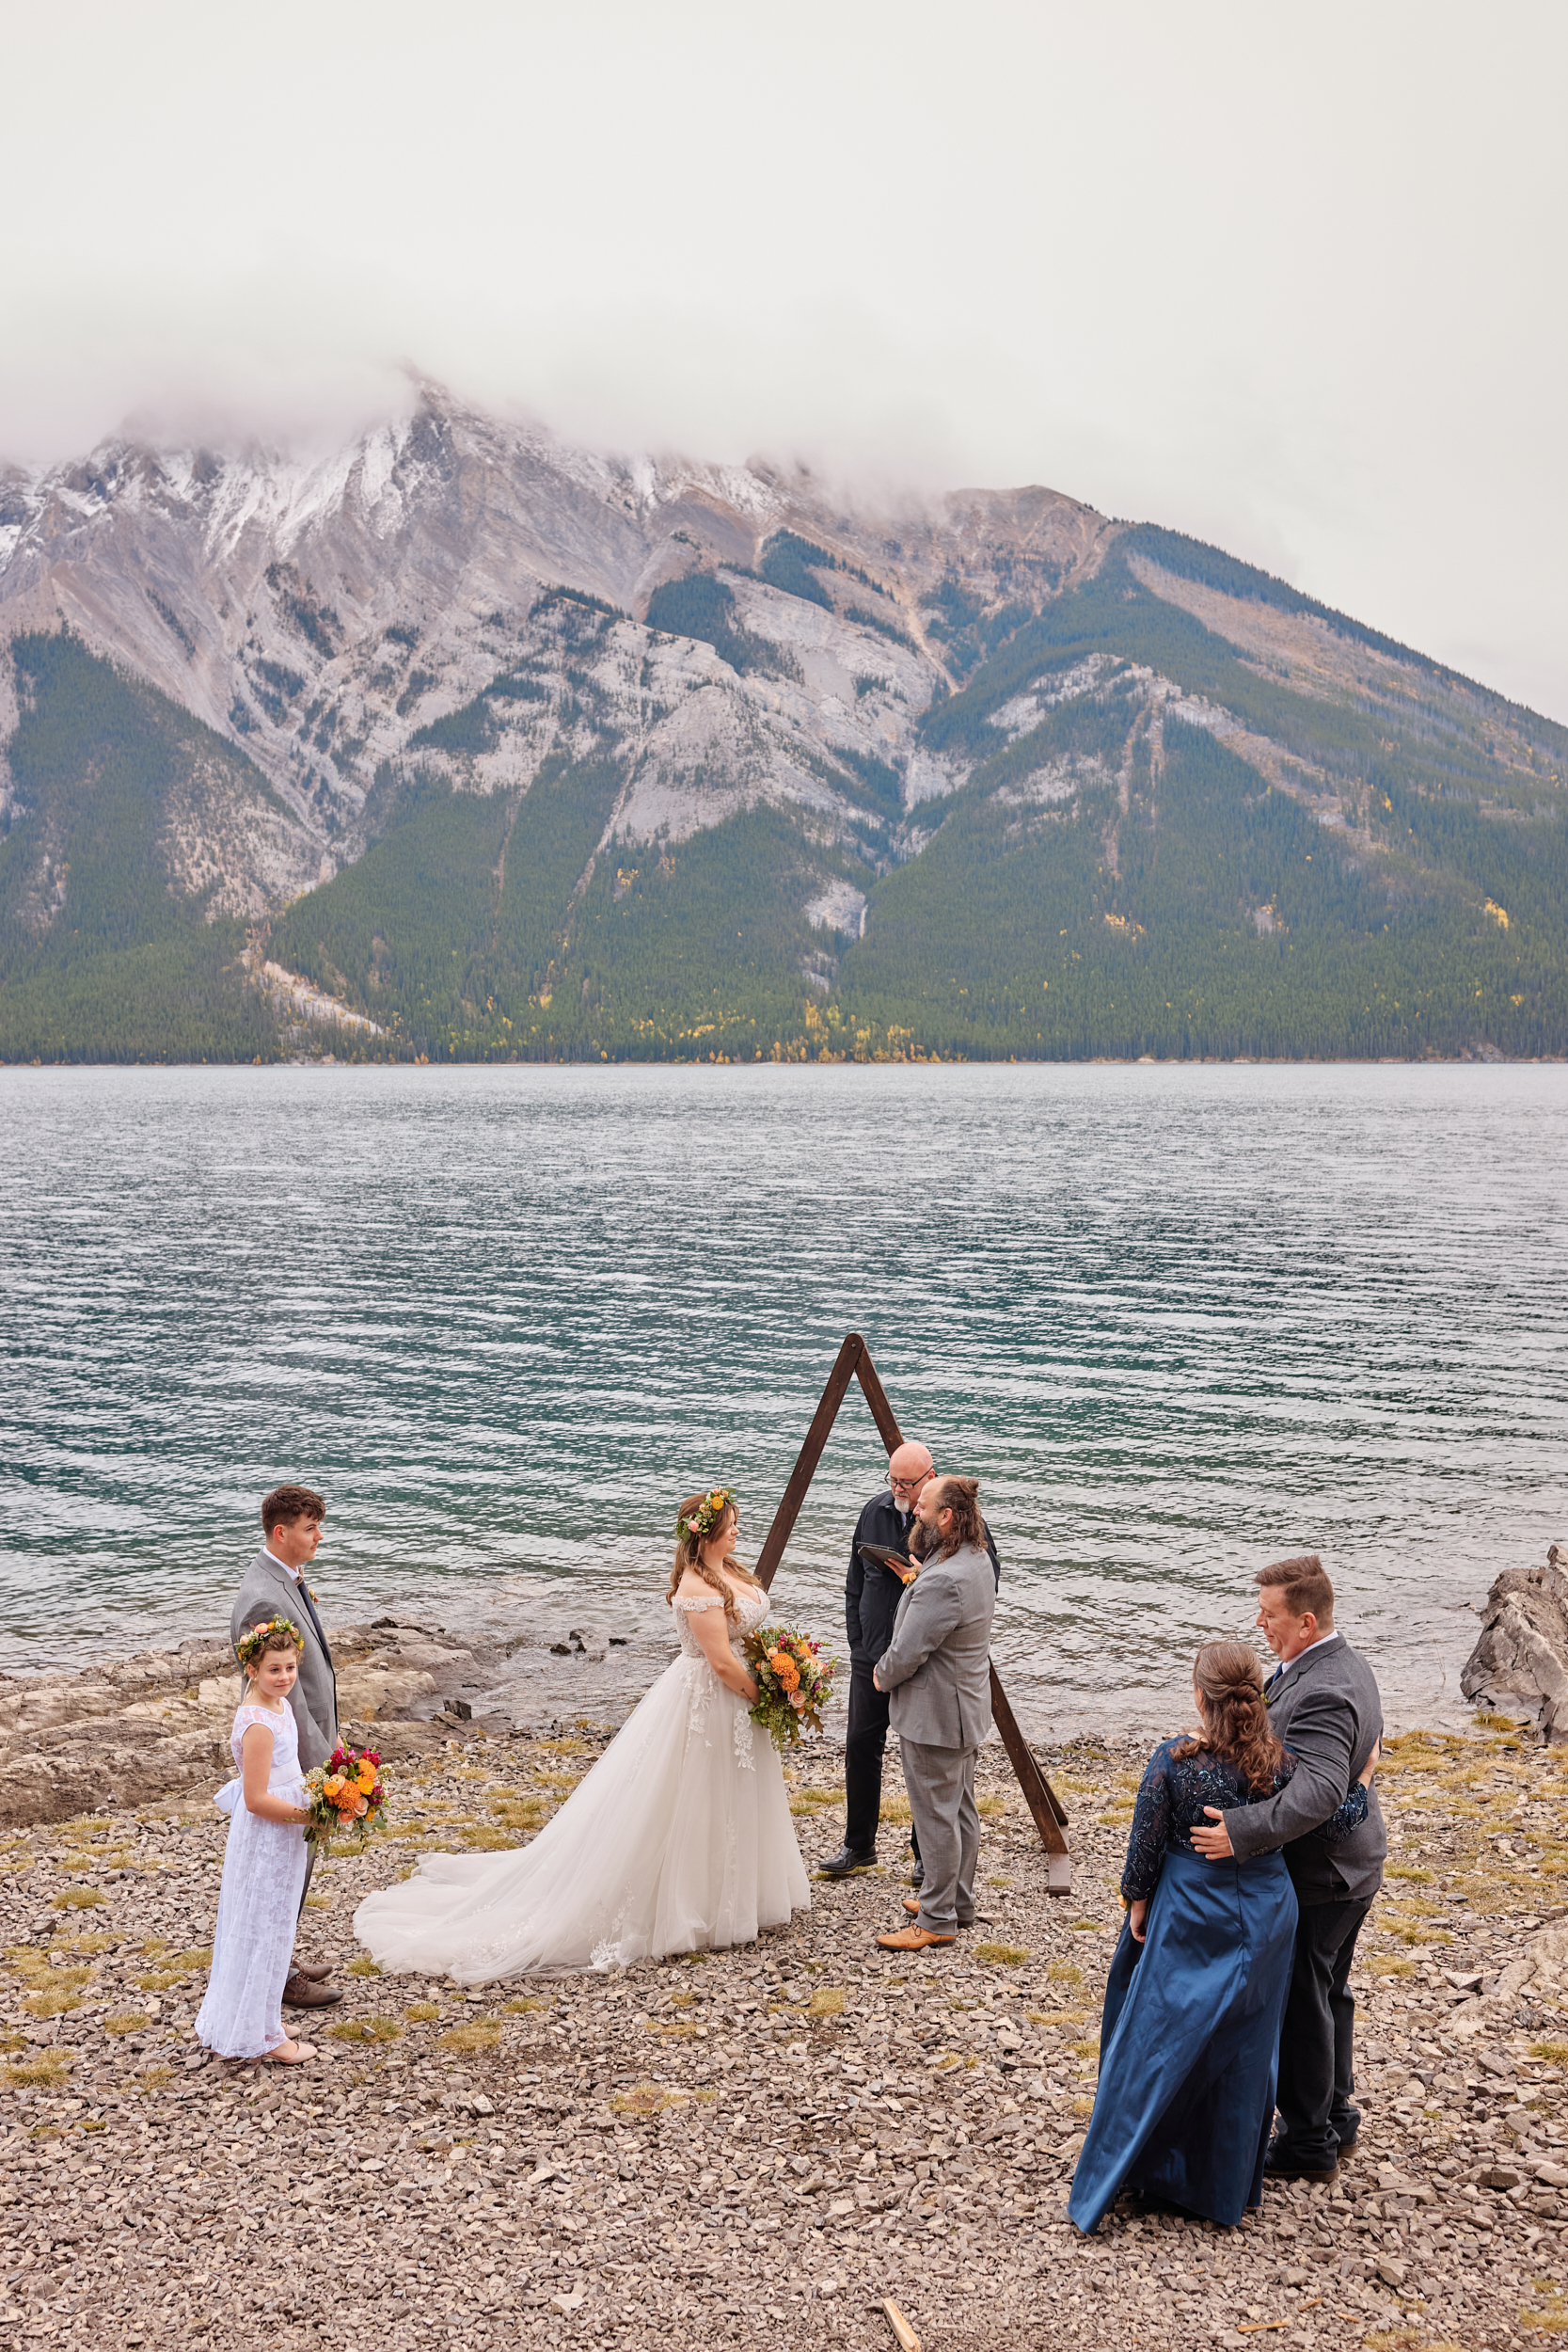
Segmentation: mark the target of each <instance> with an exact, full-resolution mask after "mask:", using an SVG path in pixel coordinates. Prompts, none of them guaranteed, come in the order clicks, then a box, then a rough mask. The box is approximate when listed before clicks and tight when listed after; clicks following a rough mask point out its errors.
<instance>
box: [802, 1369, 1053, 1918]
mask: <svg viewBox="0 0 1568 2352" xmlns="http://www.w3.org/2000/svg"><path fill="white" fill-rule="evenodd" d="M851 1380H858V1381H859V1382H860V1384H861V1388H862V1389H863V1391H864V1395H865V1401H866V1403H867V1404H868V1405H869V1406H870V1407H871V1418H872V1420H873V1421H874V1422H876V1424H877V1433H878V1435H879V1438H881V1440H882V1443H883V1445H885V1446H886V1448H887V1450H888V1452H889V1454H891V1453H892V1452H893V1450H894V1448H895V1446H900V1445H902V1444H903V1442H904V1437H903V1432H902V1430H901V1429H900V1428H899V1426H898V1423H897V1421H896V1420H895V1417H894V1411H893V1407H892V1406H891V1405H890V1404H889V1403H888V1401H887V1391H886V1390H885V1389H884V1388H883V1386H882V1384H881V1382H880V1380H879V1379H878V1377H877V1367H876V1366H875V1364H874V1363H873V1362H872V1360H871V1350H870V1349H869V1348H868V1347H867V1346H866V1343H865V1342H864V1341H863V1339H862V1337H861V1335H860V1333H859V1332H858V1331H850V1332H848V1333H847V1335H846V1337H845V1342H844V1345H843V1346H842V1347H841V1348H840V1349H839V1351H838V1356H837V1359H836V1360H835V1362H834V1364H833V1368H832V1372H831V1373H830V1374H829V1375H828V1382H827V1386H826V1387H825V1388H824V1390H823V1391H822V1396H821V1401H820V1402H819V1404H818V1405H817V1407H816V1412H815V1413H814V1414H813V1415H812V1420H811V1427H810V1428H809V1429H808V1430H807V1431H806V1441H805V1443H804V1445H803V1446H802V1447H801V1448H800V1457H799V1459H798V1460H797V1462H796V1464H795V1468H794V1469H793V1470H791V1471H790V1473H789V1484H788V1486H785V1488H784V1500H783V1502H781V1503H780V1504H779V1507H778V1509H777V1510H776V1511H775V1512H774V1514H773V1524H772V1526H771V1527H770V1528H769V1529H768V1540H767V1542H766V1543H765V1544H764V1545H763V1547H762V1553H761V1556H760V1558H759V1559H758V1561H757V1565H756V1574H757V1578H758V1581H760V1582H761V1583H762V1585H763V1586H764V1587H765V1588H766V1587H768V1586H769V1585H770V1584H771V1583H772V1581H773V1578H774V1576H775V1574H776V1573H777V1570H778V1565H779V1562H780V1561H781V1560H782V1559H783V1558H784V1546H785V1544H787V1543H788V1541H789V1538H790V1536H791V1534H793V1533H794V1529H795V1522H796V1520H797V1519H798V1518H800V1505H801V1504H802V1503H803V1502H804V1501H805V1499H806V1490H807V1488H808V1487H809V1486H810V1485H811V1482H812V1479H813V1477H814V1476H815V1475H816V1465H817V1463H818V1462H819V1461H820V1460H821V1459H822V1449H823V1447H824V1446H825V1445H826V1444H827V1442H828V1438H829V1434H830V1432H831V1431H832V1425H833V1423H834V1422H835V1421H836V1420H837V1419H838V1409H839V1406H841V1405H842V1404H843V1402H844V1400H845V1397H846V1396H847V1393H848V1389H849V1383H850V1381H851ZM990 1706H991V1713H992V1714H993V1715H994V1716H995V1718H996V1728H997V1730H998V1731H999V1732H1000V1733H1001V1735H1002V1744H1003V1746H1004V1747H1005V1748H1006V1751H1007V1760H1008V1762H1009V1763H1010V1764H1011V1766H1012V1768H1013V1771H1014V1772H1015V1773H1016V1774H1017V1776H1018V1785H1019V1787H1020V1788H1022V1791H1023V1801H1024V1803H1025V1804H1027V1806H1028V1807H1029V1811H1030V1813H1031V1814H1032V1816H1033V1817H1034V1822H1035V1827H1036V1828H1037V1830H1038V1832H1039V1834H1040V1843H1041V1845H1042V1846H1043V1847H1044V1848H1045V1853H1046V1878H1045V1883H1046V1889H1047V1892H1048V1893H1050V1894H1053V1895H1070V1894H1071V1892H1072V1856H1071V1852H1070V1851H1069V1846H1068V1841H1067V1807H1066V1806H1065V1805H1064V1804H1063V1803H1062V1801H1061V1799H1060V1797H1058V1796H1057V1794H1056V1792H1055V1790H1054V1789H1053V1788H1052V1786H1051V1783H1050V1782H1049V1781H1048V1780H1047V1779H1046V1777H1045V1774H1044V1773H1043V1772H1041V1770H1040V1768H1039V1764H1038V1761H1037V1758H1036V1756H1035V1752H1034V1750H1033V1749H1032V1748H1031V1747H1030V1745H1029V1742H1028V1741H1027V1740H1025V1738H1024V1737H1023V1734H1022V1731H1020V1729H1019V1727H1018V1720H1017V1718H1016V1717H1015V1715H1014V1713H1013V1710H1012V1708H1011V1707H1010V1706H1009V1705H1008V1703H1007V1693H1006V1691H1004V1689H1003V1688H1002V1680H1001V1677H1000V1676H999V1675H998V1674H997V1671H996V1667H995V1664H994V1663H993V1664H992V1666H991V1670H990Z"/></svg>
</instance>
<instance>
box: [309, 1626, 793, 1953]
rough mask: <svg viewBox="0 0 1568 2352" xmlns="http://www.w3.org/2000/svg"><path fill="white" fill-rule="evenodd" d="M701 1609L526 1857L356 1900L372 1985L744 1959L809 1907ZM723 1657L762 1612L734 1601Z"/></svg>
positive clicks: (766, 1765)
mask: <svg viewBox="0 0 1568 2352" xmlns="http://www.w3.org/2000/svg"><path fill="white" fill-rule="evenodd" d="M722 1607H723V1603H722V1601H721V1599H720V1598H719V1597H718V1596H717V1594H714V1595H700V1596H698V1597H695V1598H692V1599H688V1600H681V1599H677V1600H676V1601H675V1602H674V1603H673V1608H674V1613H675V1622H676V1625H677V1627H678V1629H679V1633H680V1645H681V1646H680V1656H679V1657H678V1658H677V1659H676V1660H675V1661H673V1664H672V1665H671V1666H669V1667H668V1668H667V1669H666V1671H665V1672H664V1673H663V1674H662V1675H660V1677H659V1678H658V1680H657V1682H656V1683H655V1684H654V1686H653V1688H652V1690H650V1691H649V1692H647V1693H646V1695H645V1696H644V1697H643V1698H642V1699H641V1701H640V1702H639V1704H638V1707H637V1708H636V1711H635V1712H634V1713H633V1714H632V1715H631V1717H630V1718H629V1720H628V1721H627V1722H626V1724H624V1725H623V1726H622V1728H621V1730H620V1731H619V1732H618V1733H617V1734H616V1736H615V1738H614V1739H613V1740H611V1742H610V1746H609V1747H608V1748H607V1749H606V1750H605V1752H604V1755H603V1756H601V1757H600V1759H599V1761H598V1763H597V1764H595V1765H594V1769H593V1771H592V1772H590V1773H588V1775H587V1777H586V1778H585V1779H584V1780H582V1781H580V1782H579V1783H578V1787H577V1788H575V1789H574V1790H573V1792H572V1794H571V1796H570V1797H569V1798H568V1799H567V1801H566V1803H565V1804H563V1805H562V1808H561V1810H560V1812H559V1813H557V1814H556V1816H555V1817H554V1819H553V1820H551V1821H549V1822H548V1823H547V1824H546V1827H545V1828H544V1829H542V1830H541V1831H540V1833H539V1835H538V1836H537V1837H536V1838H534V1840H533V1842H532V1844H531V1845H529V1846H525V1847H524V1848H523V1849H522V1851H520V1852H517V1853H487V1854H450V1853H438V1854H429V1855H427V1856H426V1857H425V1858H424V1860H423V1861H422V1862H421V1863H420V1867H419V1870H418V1871H417V1872H416V1874H415V1875H414V1877H412V1878H410V1879H405V1880H404V1882H403V1883H401V1884H400V1885H397V1886H388V1887H384V1888H383V1889H382V1890H381V1892H380V1893H379V1894H375V1895H369V1896H367V1897H366V1899H365V1900H364V1901H363V1902H362V1903H361V1904H360V1905H359V1908H358V1910H357V1911H356V1913H355V1915H354V1931H355V1933H356V1936H357V1937H358V1938H359V1941H360V1942H361V1943H362V1944H363V1945H364V1946H365V1947H366V1948H367V1949H368V1950H369V1952H370V1953H371V1955H372V1959H374V1960H375V1961H377V1962H378V1963H379V1964H380V1965H381V1967H382V1968H383V1969H385V1970H386V1971H387V1972H388V1975H393V1976H403V1975H407V1974H409V1973H410V1972H418V1973H419V1974H420V1975H424V1976H441V1975H444V1976H448V1977H451V1978H453V1979H455V1980H456V1981H457V1982H458V1983H459V1984H483V1983H485V1982H487V1981H490V1980H492V1979H496V1978H499V1977H515V1976H519V1975H522V1974H524V1973H525V1972H528V1971H531V1970H540V1969H575V1968H613V1967H624V1966H626V1964H627V1963H630V1962H632V1961H638V1960H648V1959H657V1958H659V1957H660V1956H661V1955H662V1954H664V1953H667V1952H689V1951H695V1950H698V1949H700V1948H703V1947H721V1946H724V1945H730V1944H749V1943H750V1942H751V1941H752V1938H753V1937H754V1936H755V1935H756V1933H757V1931H758V1930H759V1929H762V1928H771V1927H784V1926H785V1925H787V1923H788V1921H789V1919H790V1917H791V1915H793V1913H795V1912H796V1911H805V1910H809V1909H810V1907H811V1892H810V1889H809V1887H808V1886H807V1883H806V1873H805V1868H804V1866H803V1864H802V1863H801V1860H800V1847H799V1846H798V1845H797V1843H796V1839H795V1825H794V1823H793V1822H792V1820H790V1816H789V1803H788V1799H787V1797H786V1795H785V1791H784V1772H783V1768H782V1767H781V1765H780V1762H779V1757H778V1753H777V1751H776V1749H775V1748H774V1746H773V1743H772V1741H771V1740H770V1739H769V1738H768V1734H767V1733H766V1732H765V1731H762V1730H760V1729H759V1728H758V1726H757V1725H756V1724H753V1723H752V1719H751V1716H750V1714H749V1713H748V1711H747V1706H746V1702H745V1700H744V1699H742V1698H739V1697H737V1696H736V1693H735V1692H733V1691H730V1690H728V1689H726V1687H725V1686H724V1684H723V1683H721V1681H720V1679H719V1677H718V1676H717V1675H716V1674H715V1673H714V1671H713V1669H712V1667H711V1666H710V1665H709V1664H708V1662H707V1660H706V1659H705V1657H704V1655H703V1653H702V1650H701V1649H700V1647H699V1646H698V1645H697V1643H696V1641H695V1640H694V1638H693V1636H692V1632H691V1628H690V1625H689V1615H690V1613H692V1612H693V1611H695V1610H699V1609H721V1608H722ZM736 1609H737V1612H738V1623H737V1625H736V1629H735V1630H734V1631H732V1633H731V1637H730V1645H731V1647H732V1649H734V1650H736V1654H737V1655H738V1652H739V1639H738V1636H739V1635H740V1634H744V1633H748V1632H750V1631H752V1629H753V1628H755V1627H756V1626H758V1625H760V1624H761V1623H762V1621H763V1618H764V1617H765V1616H766V1615H767V1613H768V1599H767V1596H766V1594H763V1593H755V1594H753V1593H742V1594H741V1595H739V1596H738V1597H737V1600H736Z"/></svg>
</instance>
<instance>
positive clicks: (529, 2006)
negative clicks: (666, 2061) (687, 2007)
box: [501, 1994, 691, 2017]
mask: <svg viewBox="0 0 1568 2352" xmlns="http://www.w3.org/2000/svg"><path fill="white" fill-rule="evenodd" d="M677 1997H678V1996H677ZM690 1997H691V1996H690V1994H688V1995H687V1998H688V1999H690ZM548 2008H549V2003H548V2001H506V2002H503V2003H502V2006H501V2014H502V2016H503V2017H527V2016H528V2015H529V2014H530V2013H531V2011H532V2010H547V2009H548Z"/></svg>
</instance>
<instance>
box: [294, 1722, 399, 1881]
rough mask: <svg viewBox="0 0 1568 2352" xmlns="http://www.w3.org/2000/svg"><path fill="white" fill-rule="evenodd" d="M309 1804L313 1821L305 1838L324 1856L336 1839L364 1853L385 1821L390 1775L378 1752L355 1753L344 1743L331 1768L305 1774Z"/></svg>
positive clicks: (334, 1754)
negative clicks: (375, 1832)
mask: <svg viewBox="0 0 1568 2352" xmlns="http://www.w3.org/2000/svg"><path fill="white" fill-rule="evenodd" d="M305 1791H306V1803H307V1804H308V1805H309V1812H310V1820H309V1823H308V1825H307V1827H306V1832H305V1835H306V1836H307V1838H308V1839H309V1842H310V1843H311V1844H312V1845H313V1846H317V1847H319V1848H320V1850H321V1851H322V1852H323V1854H328V1853H330V1852H331V1851H332V1847H333V1842H334V1840H335V1839H336V1840H340V1841H341V1842H342V1843H344V1844H346V1845H347V1846H348V1847H349V1848H350V1849H351V1850H352V1851H354V1852H356V1853H362V1852H363V1851H364V1849H365V1840H366V1839H367V1837H369V1836H370V1834H371V1832H372V1830H377V1829H380V1828H382V1827H383V1826H384V1822H385V1808H386V1803H387V1776H386V1774H385V1773H384V1772H383V1771H382V1769H381V1756H380V1753H379V1751H378V1750H377V1749H375V1748H350V1747H345V1746H344V1745H343V1744H342V1742H341V1741H340V1742H339V1744H338V1746H337V1747H335V1748H334V1749H333V1751H332V1754H331V1756H329V1757H328V1759H327V1761H326V1763H325V1764H318V1765H317V1766H316V1768H315V1770H314V1772H307V1773H306V1775H305Z"/></svg>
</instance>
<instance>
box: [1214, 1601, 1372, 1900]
mask: <svg viewBox="0 0 1568 2352" xmlns="http://www.w3.org/2000/svg"><path fill="white" fill-rule="evenodd" d="M1269 1722H1270V1724H1271V1725H1272V1726H1273V1729H1274V1732H1275V1737H1276V1738H1278V1739H1280V1740H1283V1741H1284V1742H1285V1745H1286V1746H1287V1747H1288V1748H1289V1749H1290V1751H1291V1755H1292V1756H1294V1757H1295V1759H1296V1769H1295V1771H1294V1772H1292V1773H1291V1778H1290V1780H1289V1782H1288V1783H1287V1784H1286V1786H1285V1787H1284V1788H1282V1789H1281V1790H1280V1792H1279V1794H1278V1796H1277V1797H1270V1798H1269V1799H1268V1801H1267V1802H1266V1804H1249V1805H1243V1806H1241V1807H1239V1808H1238V1809H1237V1810H1236V1811H1234V1812H1228V1813H1227V1815H1226V1817H1225V1822H1226V1827H1227V1830H1228V1831H1229V1832H1230V1846H1231V1851H1232V1852H1233V1853H1234V1854H1235V1855H1236V1857H1237V1859H1238V1860H1239V1861H1243V1862H1244V1861H1247V1860H1248V1859H1249V1858H1250V1857H1251V1856H1252V1855H1253V1854H1259V1853H1273V1852H1274V1851H1275V1850H1276V1849H1277V1848H1279V1847H1281V1846H1283V1847H1284V1849H1285V1860H1286V1864H1287V1866H1288V1867H1289V1869H1290V1873H1291V1878H1292V1879H1293V1880H1294V1882H1295V1888H1296V1896H1297V1899H1298V1900H1299V1901H1301V1902H1302V1903H1305V1904H1310V1903H1338V1902H1370V1900H1371V1899H1372V1897H1373V1896H1374V1895H1375V1894H1376V1893H1377V1890H1378V1888H1379V1887H1380V1886H1381V1885H1382V1883H1383V1863H1384V1857H1385V1856H1386V1853H1387V1851H1388V1839H1387V1836H1386V1834H1385V1831H1384V1827H1383V1813H1382V1809H1381V1807H1380V1806H1379V1804H1378V1801H1377V1782H1376V1781H1375V1780H1374V1781H1373V1782H1372V1785H1371V1787H1370V1788H1369V1790H1368V1791H1367V1818H1366V1820H1364V1821H1363V1822H1362V1824H1361V1826H1360V1828H1359V1829H1357V1830H1355V1831H1354V1832H1353V1833H1352V1835H1351V1836H1349V1837H1346V1838H1342V1839H1340V1840H1338V1842H1337V1843H1336V1844H1334V1845H1332V1846H1331V1845H1328V1844H1327V1843H1325V1841H1324V1840H1323V1837H1321V1836H1319V1835H1318V1834H1317V1833H1318V1832H1319V1831H1320V1830H1321V1829H1322V1827H1323V1823H1324V1821H1326V1820H1328V1818H1329V1816H1330V1814H1332V1813H1336V1812H1338V1809H1339V1806H1340V1805H1341V1804H1343V1803H1344V1801H1345V1798H1346V1796H1347V1795H1348V1794H1349V1792H1350V1788H1351V1784H1352V1782H1353V1781H1355V1780H1358V1779H1359V1778H1360V1776H1361V1774H1362V1772H1364V1771H1365V1769H1366V1764H1367V1758H1368V1757H1369V1756H1370V1754H1371V1752H1372V1745H1373V1742H1374V1741H1375V1740H1380V1739H1381V1738H1382V1737H1383V1702H1382V1700H1381V1698H1380V1697H1379V1696H1378V1688H1377V1682H1376V1679H1375V1677H1374V1676H1373V1674H1372V1670H1371V1668H1370V1666H1369V1665H1368V1663H1367V1661H1366V1660H1365V1659H1364V1658H1363V1657H1362V1656H1361V1654H1360V1652H1359V1651H1357V1650H1354V1649H1352V1647H1351V1645H1350V1644H1349V1643H1348V1642H1347V1641H1346V1640H1345V1638H1344V1636H1343V1634H1340V1633H1337V1634H1335V1636H1334V1638H1333V1639H1332V1641H1328V1642H1325V1643H1324V1644H1323V1647H1322V1649H1313V1650H1307V1651H1306V1652H1305V1653H1304V1654H1303V1655H1302V1656H1301V1657H1300V1658H1298V1659H1297V1660H1296V1661H1295V1663H1294V1665H1292V1666H1291V1668H1290V1669H1289V1670H1288V1672H1287V1673H1285V1674H1284V1675H1283V1676H1282V1677H1280V1679H1279V1681H1278V1683H1277V1684H1276V1685H1275V1689H1274V1690H1273V1691H1272V1692H1271V1693H1270V1698H1269Z"/></svg>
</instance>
